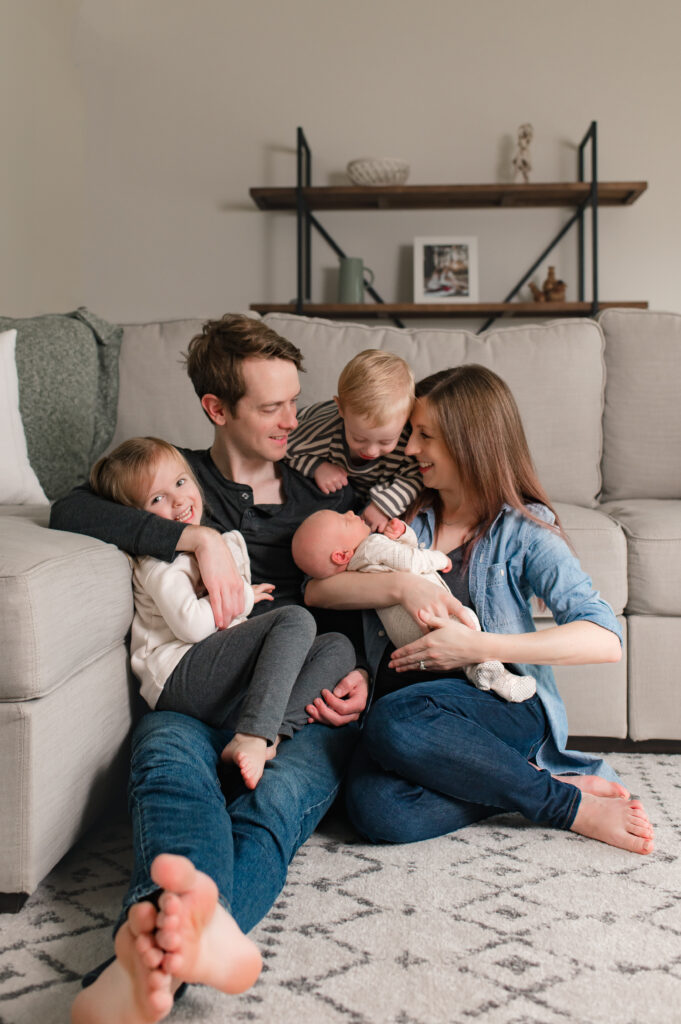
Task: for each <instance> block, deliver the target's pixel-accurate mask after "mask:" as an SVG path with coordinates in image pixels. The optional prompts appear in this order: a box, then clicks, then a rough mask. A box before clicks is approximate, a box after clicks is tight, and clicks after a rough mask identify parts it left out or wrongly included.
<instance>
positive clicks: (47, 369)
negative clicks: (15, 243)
mask: <svg viewBox="0 0 681 1024" xmlns="http://www.w3.org/2000/svg"><path fill="white" fill-rule="evenodd" d="M12 329H14V330H16V332H17V339H16V372H17V377H18V381H19V409H20V412H21V420H22V423H23V426H24V432H25V435H26V445H27V448H28V457H29V461H30V464H31V466H32V467H33V470H34V471H35V474H36V476H37V477H38V480H39V481H40V484H41V486H42V489H43V491H44V492H45V494H46V495H47V497H48V498H60V497H62V495H64V494H66V493H68V491H70V490H71V488H72V487H75V486H76V484H79V483H82V482H83V480H86V479H87V477H88V473H89V472H90V466H91V465H92V463H93V462H94V461H95V459H96V458H97V457H98V456H99V455H101V453H102V452H103V451H104V449H105V448H106V446H107V444H108V443H109V441H110V440H111V436H112V434H113V432H114V426H115V422H116V404H117V397H118V351H119V347H120V343H121V333H122V332H121V329H120V327H117V326H115V325H113V324H110V323H107V322H106V320H102V319H101V317H98V316H96V315H95V314H94V313H91V312H90V311H89V310H87V309H85V308H84V307H81V308H80V309H77V310H76V311H75V312H73V313H65V314H57V313H51V314H46V315H45V316H36V317H30V318H27V319H22V320H11V319H8V318H7V317H0V331H3V332H4V331H8V330H12Z"/></svg>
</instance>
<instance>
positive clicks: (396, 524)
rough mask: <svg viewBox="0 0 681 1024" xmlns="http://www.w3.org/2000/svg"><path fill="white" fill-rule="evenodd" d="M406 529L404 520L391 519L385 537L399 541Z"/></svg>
mask: <svg viewBox="0 0 681 1024" xmlns="http://www.w3.org/2000/svg"><path fill="white" fill-rule="evenodd" d="M406 529H407V524H406V523H405V522H403V520H402V519H389V520H388V522H387V523H386V527H385V530H384V531H383V535H384V537H387V538H388V540H398V539H399V538H400V537H401V536H402V534H403V533H404V531H405V530H406ZM450 568H451V566H450Z"/></svg>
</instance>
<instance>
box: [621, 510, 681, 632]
mask: <svg viewBox="0 0 681 1024" xmlns="http://www.w3.org/2000/svg"><path fill="white" fill-rule="evenodd" d="M603 510H604V511H605V512H607V513H608V515H610V516H612V518H613V519H614V520H615V521H616V522H618V523H620V524H621V526H622V528H623V530H624V533H625V536H626V539H627V548H628V552H629V556H628V563H629V600H628V602H627V607H626V610H627V613H628V614H630V615H632V614H633V615H681V585H680V583H679V581H680V580H681V501H671V500H670V501H661V500H657V499H653V498H631V499H629V500H627V501H609V502H607V503H606V504H604V505H603Z"/></svg>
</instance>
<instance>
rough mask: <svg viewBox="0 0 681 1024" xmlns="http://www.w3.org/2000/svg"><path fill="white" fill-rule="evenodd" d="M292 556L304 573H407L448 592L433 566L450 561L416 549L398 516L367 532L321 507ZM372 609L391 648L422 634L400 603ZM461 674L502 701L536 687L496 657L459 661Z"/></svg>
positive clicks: (473, 620) (301, 531) (358, 522)
mask: <svg viewBox="0 0 681 1024" xmlns="http://www.w3.org/2000/svg"><path fill="white" fill-rule="evenodd" d="M291 550H292V553H293V558H294V561H295V563H296V565H297V566H298V568H299V569H301V570H302V571H303V572H304V573H306V575H308V576H312V577H314V578H315V579H326V578H327V577H328V576H335V575H336V573H339V572H345V571H349V572H413V573H418V574H419V575H421V576H424V577H425V578H426V579H427V580H430V581H431V582H432V583H436V584H437V585H438V586H440V587H444V588H445V590H448V589H449V588H448V587H447V584H446V583H445V581H444V580H443V579H442V577H441V576H440V575H439V574H438V571H437V570H438V569H440V570H443V571H444V572H448V571H449V570H450V569H451V567H452V563H451V560H450V559H449V557H448V556H447V555H445V554H444V553H443V552H442V551H436V550H434V549H433V548H420V547H419V546H418V541H417V539H416V534H415V533H414V531H413V530H412V529H411V527H409V526H407V524H406V523H404V522H402V520H401V519H391V520H390V522H389V523H388V525H387V526H386V528H385V532H384V533H382V534H381V533H371V531H370V528H369V527H368V526H367V524H366V523H365V522H364V521H363V520H362V519H360V518H359V516H356V515H355V513H354V512H346V513H345V514H344V515H341V514H340V513H339V512H332V511H331V510H330V509H324V510H322V511H320V512H314V513H313V514H312V515H311V516H308V518H307V519H305V520H304V521H303V522H302V523H301V524H300V526H299V527H298V529H297V530H296V532H295V533H294V535H293V541H292V545H291ZM464 611H465V613H466V615H467V617H468V619H469V621H470V624H471V626H472V627H473V628H474V629H480V623H479V621H478V617H477V615H476V614H475V612H474V611H473V609H472V608H465V609H464ZM376 612H377V614H378V617H379V618H380V620H381V622H382V623H383V625H384V627H385V631H386V633H387V634H388V637H389V638H390V641H391V642H392V643H393V644H394V645H395V647H404V645H405V644H409V643H411V642H412V641H414V640H418V638H419V637H420V636H421V635H422V631H421V628H420V627H419V625H418V623H417V622H416V621H415V620H414V619H413V618H412V616H411V615H410V614H409V613H408V612H407V611H406V610H405V609H404V608H403V607H402V605H399V604H398V605H393V606H392V607H390V608H377V609H376ZM463 670H464V672H465V673H466V678H467V679H468V680H469V681H470V682H471V683H473V684H474V685H475V686H476V687H477V688H478V689H479V690H493V691H494V692H495V693H497V694H499V696H500V697H503V698H504V700H509V701H513V702H514V703H517V702H519V701H523V700H527V699H528V697H532V696H533V694H534V693H535V691H536V688H537V687H536V682H535V679H534V677H533V676H517V675H514V674H513V673H512V672H509V671H508V669H507V668H506V667H505V666H504V665H503V664H502V662H500V661H485V662H482V663H481V664H479V665H465V666H464V669H463Z"/></svg>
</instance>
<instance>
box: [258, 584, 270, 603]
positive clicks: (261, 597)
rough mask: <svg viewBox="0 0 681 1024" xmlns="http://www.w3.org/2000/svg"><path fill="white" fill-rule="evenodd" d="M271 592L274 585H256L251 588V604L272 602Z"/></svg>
mask: <svg viewBox="0 0 681 1024" xmlns="http://www.w3.org/2000/svg"><path fill="white" fill-rule="evenodd" d="M273 590H274V583H256V584H255V586H254V587H253V604H259V603H260V602H261V601H274V598H273V597H272V591H273Z"/></svg>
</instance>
